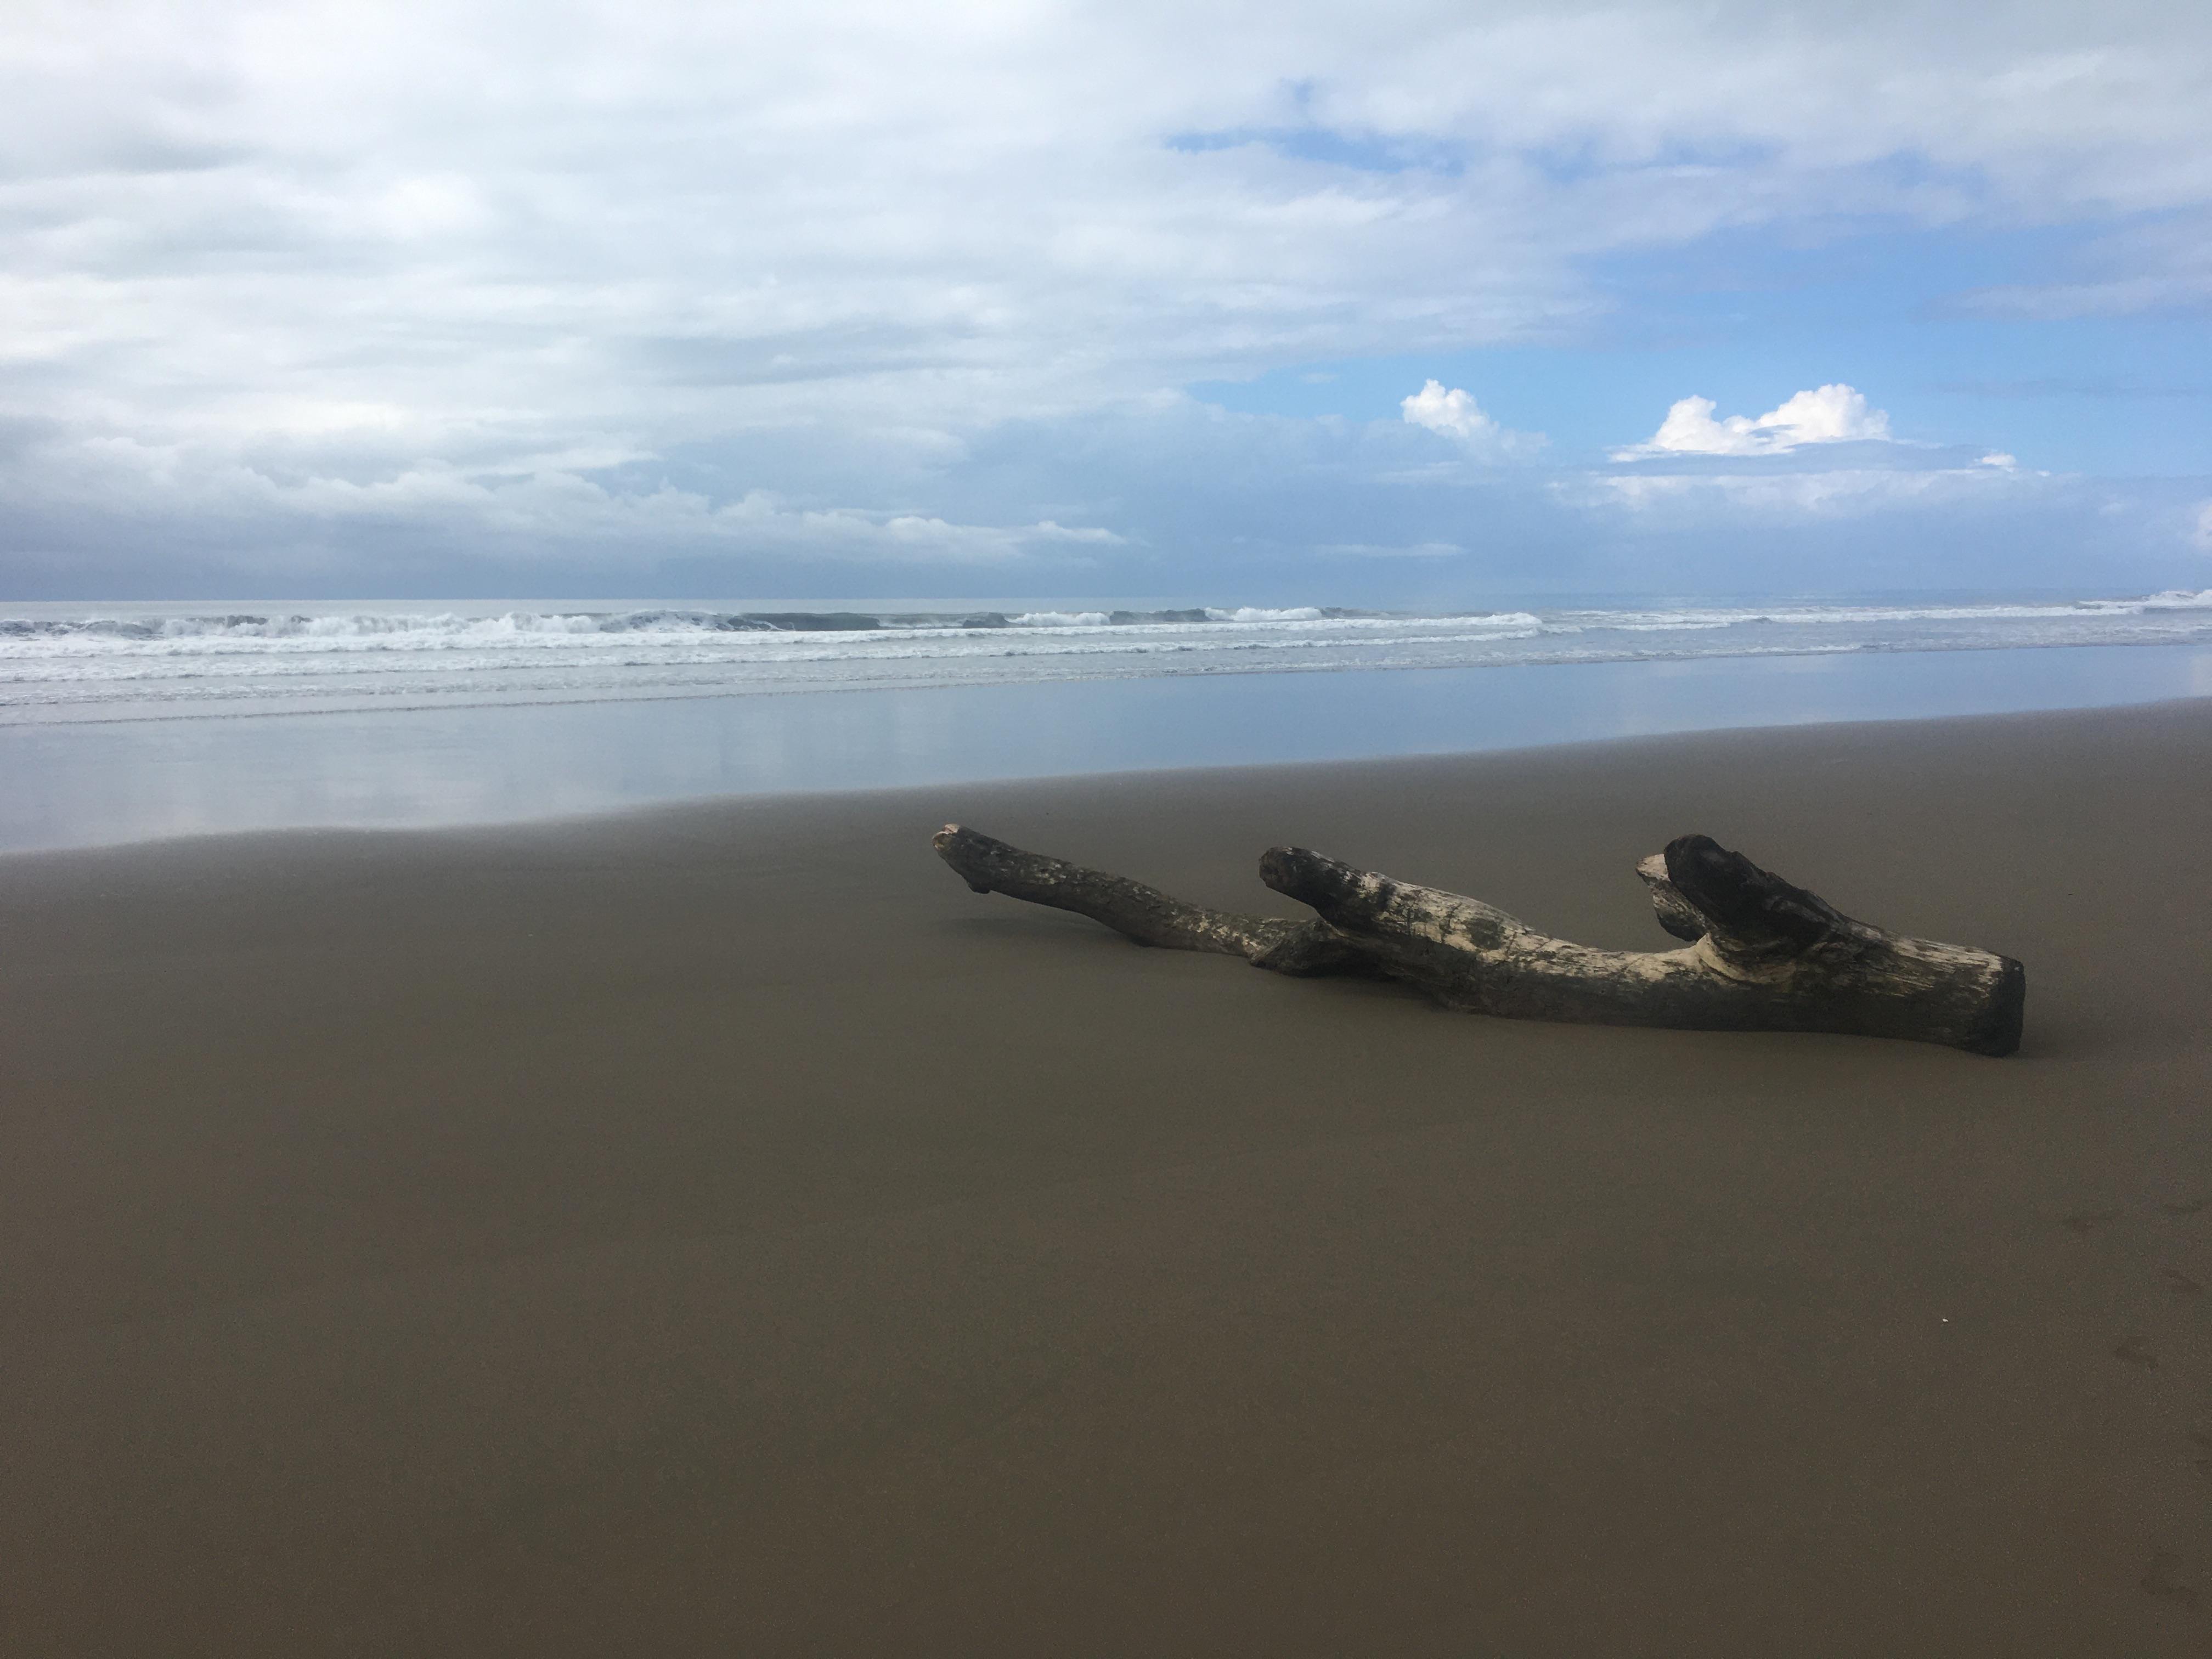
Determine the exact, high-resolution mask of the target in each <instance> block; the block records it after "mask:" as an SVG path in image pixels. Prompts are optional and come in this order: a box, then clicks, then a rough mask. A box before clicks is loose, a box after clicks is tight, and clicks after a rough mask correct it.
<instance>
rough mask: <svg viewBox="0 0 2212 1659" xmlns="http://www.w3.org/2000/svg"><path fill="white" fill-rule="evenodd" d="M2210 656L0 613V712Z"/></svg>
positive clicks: (223, 611) (758, 623)
mask: <svg viewBox="0 0 2212 1659" xmlns="http://www.w3.org/2000/svg"><path fill="white" fill-rule="evenodd" d="M2206 642H2212V589H2207V590H2204V591H2203V592H2165V593H2156V594H2150V595H2145V596H2139V597H2133V598H2103V599H2100V598H2086V599H2071V600H2062V601H2051V600H2048V599H2041V600H2032V601H2016V602H1985V603H1976V604H1948V605H1929V604H1917V605H1914V604H1890V605H1877V604H1832V603H1831V604H1812V603H1801V604H1774V603H1768V604H1764V605H1759V604H1739V605H1711V604H1695V605H1680V604H1676V605H1668V604H1664V603H1662V602H1652V603H1649V604H1644V605H1621V606H1616V607H1613V608H1605V609H1596V608H1589V609H1574V608H1558V609H1541V610H1519V609H1500V610H1495V611H1437V612H1418V611H1413V612H1407V611H1364V610H1353V609H1349V608H1345V607H1339V606H1326V605H1308V606H1288V607H1275V608H1266V607H1254V606H1202V605H1193V606H1188V607H1172V606H1170V607H1160V608H1154V609H1146V610H1133V609H1127V608H1122V607H1119V606H1115V605H1105V604H1097V605H1085V604H1084V603H1082V602H1080V601H1075V602H1068V603H1066V604H1065V605H1060V606H1055V607H1051V608H1030V609H1015V608H1010V607H1005V606H998V607H985V606H981V605H964V606H944V607H940V608H938V609H933V610H927V611H920V610H890V609H885V608H878V607H875V606H861V605H852V606H847V607H843V608H839V609H829V608H819V609H799V608H795V607H792V606H785V607H781V608H775V607H769V606H759V607H753V608H745V609H739V608H735V607H731V606H726V605H712V604H706V603H699V604H690V605H641V604H617V603H609V604H604V605H548V604H529V603H522V602H514V601H506V602H497V603H488V604H474V605H391V604H384V605H298V604H288V603H283V602H270V603H264V604H258V605H100V606H92V605H15V606H5V605H0V721H4V722H8V723H22V722H46V721H52V720H118V719H129V720H143V719H151V718H160V717H173V716H179V715H185V716H201V715H207V714H299V713H307V712H313V711H319V710H336V709H347V710H368V709H380V708H381V709H390V708H447V707H455V706H459V705H462V704H472V705H473V704H487V703H516V702H601V701H606V700H610V699H614V698H629V697H653V698H668V697H690V696H717V697H721V696H744V695H757V694H763V693H775V692H794V691H827V690H836V691H851V690H890V689H909V690H910V689H921V688H925V687H937V686H975V685H1005V684H1046V683H1052V682H1060V681H1068V680H1109V679H1116V680H1118V679H1152V678H1163V677H1170V676H1188V675H1213V674H1254V673H1280V672H1286V671H1297V672H1314V673H1326V672H1346V671H1372V670H1400V669H1434V668H1474V667H1485V668H1491V667H1509V666H1526V665H1540V664H1543V665H1563V664H1572V663H1600V662H1656V661H1686V660H1698V659H1711V658H1720V657H1781V656H1819V655H1838V654H1848V653H1895V652H1925V651H1972V650H2002V649H2020V648H2048V647H2068V646H2086V645H2130V646H2142V645H2182V644H2201V643H2206Z"/></svg>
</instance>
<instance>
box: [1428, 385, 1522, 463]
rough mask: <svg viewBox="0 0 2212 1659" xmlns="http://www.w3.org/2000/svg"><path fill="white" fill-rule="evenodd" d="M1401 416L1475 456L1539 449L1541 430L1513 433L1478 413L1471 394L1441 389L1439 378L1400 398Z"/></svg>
mask: <svg viewBox="0 0 2212 1659" xmlns="http://www.w3.org/2000/svg"><path fill="white" fill-rule="evenodd" d="M1398 407H1399V410H1400V411H1401V416H1402V418H1403V419H1404V421H1405V422H1406V423H1407V425H1408V426H1417V427H1420V428H1424V429H1425V430H1427V431H1430V432H1434V433H1437V434H1438V435H1441V436H1443V437H1446V438H1450V439H1453V440H1455V441H1457V442H1459V443H1461V444H1463V445H1465V446H1466V447H1467V448H1468V451H1469V452H1470V453H1473V454H1475V455H1477V456H1480V457H1483V458H1485V459H1493V460H1495V459H1503V458H1504V457H1507V456H1516V455H1526V454H1529V453H1534V451H1535V450H1537V449H1539V448H1541V447H1542V445H1543V442H1544V437H1543V435H1542V434H1541V433H1535V432H1515V431H1513V430H1511V429H1510V428H1507V427H1503V426H1500V425H1499V424H1498V422H1496V421H1495V420H1493V419H1492V418H1491V417H1490V416H1487V415H1486V414H1484V413H1483V412H1482V410H1481V408H1480V406H1479V405H1478V404H1476V403H1475V401H1474V394H1473V393H1471V392H1464V391H1462V390H1461V389H1460V388H1458V387H1456V386H1455V387H1453V388H1452V389H1451V390H1450V391H1449V392H1447V391H1446V390H1444V385H1443V381H1441V380H1430V381H1428V382H1426V383H1425V384H1424V385H1423V386H1422V387H1421V389H1420V390H1419V392H1414V393H1413V395H1412V396H1411V397H1409V398H1402V399H1401V400H1400V402H1399V404H1398Z"/></svg>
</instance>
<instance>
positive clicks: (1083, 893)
mask: <svg viewBox="0 0 2212 1659" xmlns="http://www.w3.org/2000/svg"><path fill="white" fill-rule="evenodd" d="M936 847H937V851H938V854H939V856H940V857H941V858H943V859H944V860H945V862H946V863H947V864H949V865H951V866H952V868H953V869H954V870H955V871H956V872H958V874H959V875H960V877H961V878H962V879H963V880H964V881H966V882H967V884H969V886H970V887H971V888H973V889H975V891H977V892H979V893H991V892H997V893H1004V894H1006V895H1008V896H1011V897H1013V898H1019V899H1026V900H1028V901H1030V902H1031V903H1035V904H1048V905H1051V906H1053V907H1054V908H1057V909H1062V910H1073V911H1074V912H1075V913H1076V914H1077V915H1084V916H1088V917H1090V918H1091V920H1092V921H1098V922H1103V924H1105V925H1106V926H1107V927H1111V928H1113V929H1114V930H1115V932H1117V933H1121V934H1123V935H1125V936H1126V937H1127V938H1129V939H1134V940H1136V941H1137V942H1138V943H1139V944H1140V945H1157V946H1160V947H1163V948H1165V949H1169V950H1179V951H1215V952H1218V953H1219V954H1222V955H1225V956H1239V957H1243V958H1245V960H1247V961H1248V962H1250V963H1252V964H1253V965H1254V966H1255V967H1260V968H1266V969H1270V970H1271V971H1273V972H1276V973H1288V974H1298V975H1322V974H1369V975H1381V976H1383V977H1387V978H1391V979H1398V980H1403V981H1407V983H1408V984H1411V985H1413V986H1415V987H1419V989H1420V990H1422V991H1424V992H1425V993H1426V994H1428V995H1430V996H1431V997H1432V998H1434V999H1435V1000H1437V1001H1438V1002H1440V1003H1442V1004H1443V1005H1444V1006H1446V1007H1450V1008H1458V1009H1464V1010H1467V1011H1468V1012H1474V1013H1484V1014H1498V1015H1504V1016H1509V1017H1512V1018H1524V1019H1551V1020H1571V1021H1579V1022H1587V1023H1592V1024H1611V1025H1662V1026H1673V1027H1678V1028H1681V1029H1686V1030H1765V1031H1830V1032H1839V1033H1844V1034H1849V1035H1854V1036H1881V1037H1901V1038H1905V1039H1908V1040H1910V1041H1913V1042H1938V1043H1944V1044H1948V1045H1949V1046H1950V1047H1952V1048H1965V1049H1968V1050H1971V1051H1972V1052H1973V1053H1975V1054H2011V1053H2012V1052H2013V1051H2014V1050H2015V1049H2016V1048H2019V1046H2020V1035H2021V1012H2022V1008H2023V1006H2024V1003H2025V1000H2026V994H2027V981H2026V976H2025V975H2024V973H2023V972H2022V970H2021V965H2020V963H2017V962H2015V961H2014V960H2013V959H2012V958H2011V957H2002V956H1998V955H1996V954H1995V953H1993V952H1991V951H1981V950H1976V949H1974V948H1972V947H1971V946H1967V945H1942V944H1938V943H1936V942H1935V941H1933V940H1930V939H1910V938H1907V937H1905V936H1904V935H1902V934H1897V933H1887V932H1886V931H1884V930H1883V929H1881V928H1880V927H1874V926H1871V925H1870V924H1869V923H1866V922H1863V921H1854V920H1853V919H1852V918H1851V917H1849V916H1846V915H1843V914H1842V913H1841V912H1840V911H1838V910H1837V909H1835V908H1833V907H1832V906H1831V905H1829V904H1828V903H1827V902H1826V901H1824V900H1822V899H1820V898H1819V897H1817V896H1814V894H1812V893H1809V892H1807V891H1806V890H1804V889H1803V888H1802V887H1796V886H1792V885H1791V884H1790V883H1788V882H1786V881H1784V880H1783V879H1782V878H1780V877H1779V876H1777V875H1773V874H1771V873H1770V872H1767V871H1765V870H1762V869H1760V868H1759V866H1757V865H1755V864H1753V862H1752V861H1751V860H1748V859H1747V858H1745V857H1744V856H1743V855H1742V854H1739V853H1731V852H1729V850H1728V849H1727V848H1723V847H1721V846H1719V845H1717V843H1716V842H1713V841H1712V840H1711V838H1709V837H1707V836H1681V837H1680V838H1679V839H1677V840H1675V841H1673V842H1668V846H1667V850H1666V851H1665V852H1663V853H1659V854H1653V855H1652V856H1651V857H1650V858H1648V859H1646V860H1644V862H1643V863H1642V864H1641V865H1639V866H1638V869H1637V873H1638V875H1639V876H1641V877H1642V878H1644V883H1645V884H1646V885H1647V886H1648V887H1649V889H1650V894H1651V902H1652V908H1653V909H1654V910H1655V911H1656V914H1657V916H1658V920H1659V924H1660V926H1661V927H1664V928H1665V929H1666V930H1667V931H1668V933H1672V934H1673V935H1674V936H1675V937H1676V938H1677V939H1686V940H1687V941H1689V943H1688V944H1686V945H1685V946H1684V947H1683V948H1681V949H1680V950H1676V951H1600V950H1595V949H1593V948H1591V947H1590V946H1588V945H1575V944H1572V943H1570V942H1569V941H1567V940H1565V939H1552V938H1549V937H1547V936H1546V935H1545V934H1542V933H1537V932H1536V931H1535V930H1534V929H1533V928H1531V927H1527V926H1525V925H1524V924H1522V922H1520V921H1516V920H1515V919H1514V918H1513V917H1511V916H1510V915H1506V914H1505V913H1504V911H1502V910H1499V909H1497V908H1494V907H1492V906H1491V905H1487V904H1485V903H1483V902H1481V901H1480V899H1472V898H1466V897H1463V896H1461V895H1459V894H1457V893H1447V892H1443V891H1441V890H1437V889H1436V888H1432V887H1419V886H1415V885H1414V884H1412V883H1410V882H1402V881H1398V880H1396V879H1395V878H1392V877H1389V876H1384V875H1378V874H1376V872H1372V871H1369V870H1358V869H1354V868H1353V867H1352V866H1349V865H1346V864H1340V863H1338V862H1337V861H1336V860H1334V859H1328V858H1324V857H1322V855H1321V854H1318V853H1313V852H1309V851H1307V850H1306V849H1305V848H1298V847H1277V848H1270V849H1269V850H1268V851H1267V854H1265V855H1264V856H1262V857H1261V860H1260V878H1261V880H1262V881H1264V882H1265V883H1266V884H1267V885H1268V886H1270V887H1272V888H1273V889H1274V890H1276V891H1277V892H1279V893H1283V894H1286V895H1287V896H1290V897H1291V898H1294V899H1297V900H1298V901H1299V902H1301V903H1304V904H1306V905H1309V906H1310V907H1312V908H1313V909H1314V911H1315V912H1316V915H1317V916H1318V917H1319V920H1318V921H1287V920H1285V919H1282V918H1279V917H1273V916H1246V915H1236V914H1233V913H1231V912H1228V911H1221V910H1208V909H1205V908H1201V907H1200V906H1198V905H1194V904H1186V903H1184V902H1182V900H1180V899H1176V898H1173V897H1170V896H1169V895H1167V894H1165V893H1163V892H1160V891H1159V890H1158V889H1156V888H1152V887H1147V886H1146V885H1144V884H1142V883H1140V882H1135V881H1131V880H1129V879H1128V878H1126V877H1123V876H1115V875H1109V874H1108V873H1106V872H1103V871H1098V870H1090V869H1085V867H1084V866H1080V865H1075V864H1068V863H1066V862H1063V861H1062V860H1059V859H1053V858H1046V857H1044V856H1042V854H1036V853H1027V852H1024V851H1023V850H1022V849H1021V848H1018V847H1010V846H1008V845H1007V844H1006V842H1001V841H994V840H993V839H992V838H991V837H990V836H983V835H979V834H977V833H976V832H975V831H974V830H972V829H962V828H961V827H960V826H959V825H957V824H948V825H946V826H945V829H942V830H940V831H939V832H938V835H937V838H936Z"/></svg>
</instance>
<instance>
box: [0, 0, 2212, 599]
mask: <svg viewBox="0 0 2212 1659" xmlns="http://www.w3.org/2000/svg"><path fill="white" fill-rule="evenodd" d="M2167 587H2184V588H2191V589H2197V588H2204V587H2212V7H2206V6H2204V5H2203V4H2202V3H2185V0H2172V3H2130V0H2113V3H2100V4H2098V5H2095V6H2089V5H2084V4H2081V3H2078V0H2069V3H2061V4H2034V3H2029V4H2008V3H2002V0H1978V3H1972V4H1948V3H1918V4H1909V5H1895V4H1886V3H1882V0H1869V3H1857V4H1854V5H1851V6H1849V7H1838V6H1835V5H1833V4H1826V3H1824V4H1820V5H1791V4H1787V3H1780V4H1777V3H1755V4H1732V3H1700V4H1694V5H1674V4H1667V3H1639V4H1635V5H1632V6H1624V7H1613V8H1606V9H1572V8H1571V7H1568V6H1564V5H1560V4H1558V3H1543V4H1526V5H1524V4H1485V3H1469V0H1455V3H1448V4H1431V3H1411V0H1408V3H1397V0H1363V3H1361V4H1359V5H1357V6H1354V5H1351V4H1348V3H1336V4H1331V5H1315V4H1305V3H1300V0H1270V3H1267V4H1265V5H1261V4H1242V3H1240V4H1206V3H1192V0H1176V3H1174V4H1172V5H1170V4H1154V3H1148V0H1111V3H1105V4H1097V5H1091V4H1077V3H1061V4H1051V5H1047V4H1035V3H1014V0H970V3H947V4H940V5H937V6H933V7H917V6H914V5H911V4H890V3H853V0H816V3H813V4H811V5H809V6H806V7H792V6H770V5H767V4H754V5H741V6H728V7H701V6H697V5H690V4H687V5H682V6H676V5H665V4H659V3H655V0H627V3H623V4H612V3H608V4H565V3H561V0H530V3H527V4H521V3H480V0H441V3H438V4H435V5H431V4H412V5H396V6H395V5H384V4H378V3H374V0H346V3H341V4H329V5H325V4H317V3H307V0H300V3H287V4H277V5H262V4H247V3H228V0H197V3H194V4H190V5H185V4H167V5H151V6H140V5H133V4H107V3H101V0H62V3H53V4H46V3H41V0H10V3H9V5H8V6H7V7H5V8H4V9H0V599H18V600H62V599H161V598H213V599H221V598H228V597H240V598H245V597H278V596H296V597H300V598H374V597H383V598H394V599H398V598H444V597H451V598H494V597H502V596H545V597H563V598H587V597H594V596H624V597H709V596H732V597H747V598H757V599H770V598H799V597H810V598H837V597H861V596H885V595H901V596H919V597H944V598H957V597H961V596H967V595H978V594H982V595H1006V596H1033V597H1048V596H1055V595H1070V596H1073V595H1085V596H1121V595H1126V596H1131V597H1139V596H1142V597H1150V598H1158V599H1184V600H1193V601H1200V602H1215V603H1301V604H1408V605H1410V604H1428V603H1457V604H1480V603H1482V602H1484V601H1486V600H1487V599H1493V598H1495V599H1507V598H1515V597H1527V596H1542V595H1554V594H1556V595H1571V594H1599V593H1602V594H1638V595H1665V594H1674V595H1718V594H1764V593H1774V594H1784V593H1787V594H1803V595H1819V594H1842V593H1877V592H1905V591H1921V592H2053V591H2061V592H2076V593H2081V594H2116V593H2124V592H2146V591H2153V590H2156V589H2160V588H2167Z"/></svg>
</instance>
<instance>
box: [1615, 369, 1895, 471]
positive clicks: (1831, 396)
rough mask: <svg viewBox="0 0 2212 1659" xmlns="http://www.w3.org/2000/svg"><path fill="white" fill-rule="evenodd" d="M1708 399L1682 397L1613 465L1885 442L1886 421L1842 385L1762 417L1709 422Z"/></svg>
mask: <svg viewBox="0 0 2212 1659" xmlns="http://www.w3.org/2000/svg"><path fill="white" fill-rule="evenodd" d="M1714 407H1715V405H1714V404H1713V400H1712V399H1711V398H1681V399H1680V401H1678V402H1676V403H1675V404H1674V405H1673V406H1671V407H1670V408H1669V409H1668V410H1667V418H1666V419H1665V420H1663V421H1662V422H1660V423H1659V429H1658V431H1656V432H1655V433H1653V434H1652V435H1651V437H1650V441H1648V442H1645V443H1640V444H1631V445H1629V446H1627V447H1626V448H1621V449H1616V450H1614V451H1613V459H1615V460H1617V461H1626V460H1636V459H1642V458H1644V457H1646V456H1657V455H1780V454H1786V453H1788V452H1789V451H1790V450H1793V449H1796V448H1797V447H1799V446H1800V445H1802V444H1832V443H1847V442H1852V441H1869V440H1875V441H1886V440H1887V439H1888V437H1889V416H1887V415H1886V414H1884V413H1883V412H1882V411H1881V410H1879V409H1869V408H1868V407H1867V400H1866V397H1865V394H1864V393H1863V392H1858V391H1856V390H1854V389H1853V388H1852V387H1850V386H1844V385H1842V384H1840V383H1838V384H1836V385H1833V386H1815V387H1814V388H1813V389H1812V390H1811V391H1809V392H1797V393H1796V394H1795V395H1794V396H1792V397H1790V398H1787V399H1785V400H1784V402H1783V403H1782V404H1780V405H1779V406H1778V407H1776V408H1774V409H1770V410H1767V411H1766V413H1765V414H1764V415H1756V416H1753V415H1730V416H1728V417H1727V418H1725V419H1723V420H1718V421H1717V420H1715V419H1714V418H1713V409H1714Z"/></svg>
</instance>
